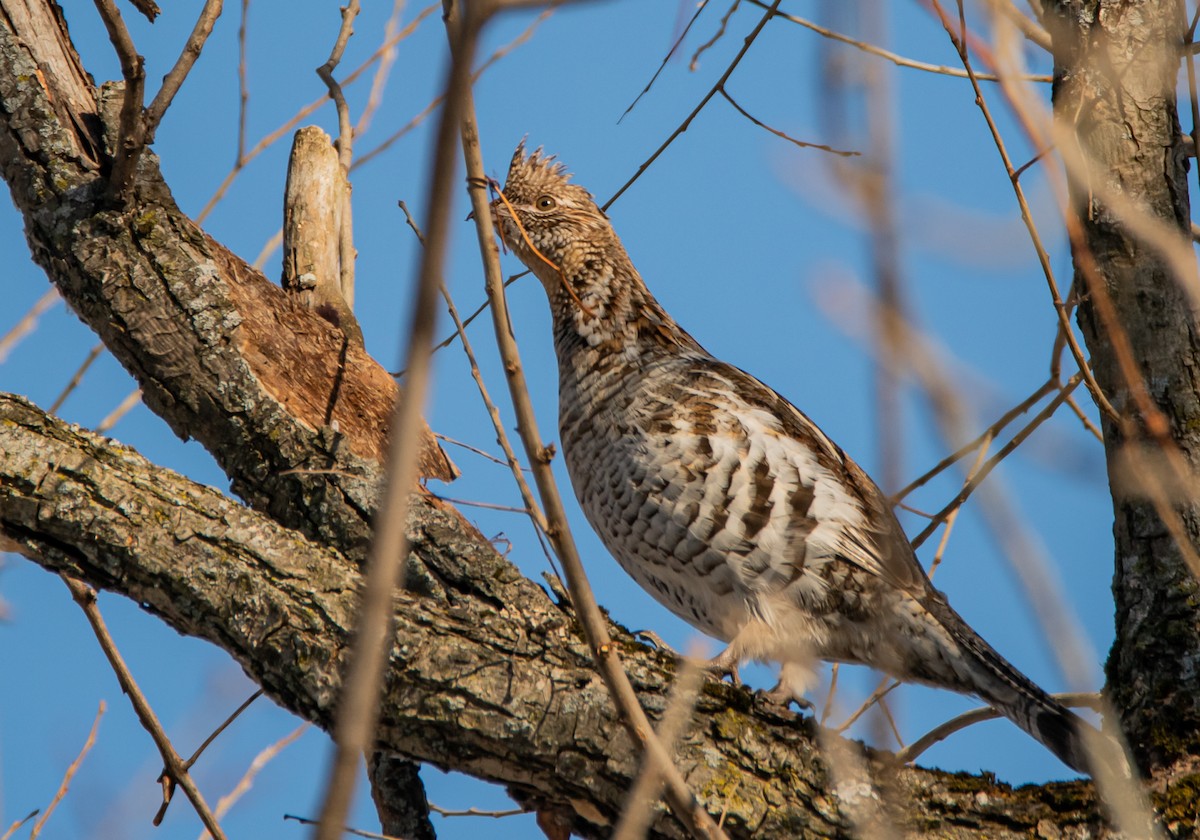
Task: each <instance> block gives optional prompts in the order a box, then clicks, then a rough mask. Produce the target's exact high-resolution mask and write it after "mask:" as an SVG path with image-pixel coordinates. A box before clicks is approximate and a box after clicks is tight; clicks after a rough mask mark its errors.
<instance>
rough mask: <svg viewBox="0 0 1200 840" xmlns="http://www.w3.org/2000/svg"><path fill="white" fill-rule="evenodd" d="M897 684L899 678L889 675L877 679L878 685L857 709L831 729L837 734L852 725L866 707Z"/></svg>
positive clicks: (876, 701)
mask: <svg viewBox="0 0 1200 840" xmlns="http://www.w3.org/2000/svg"><path fill="white" fill-rule="evenodd" d="M899 685H900V681H899V680H893V679H892V678H891V677H884V678H883V679H882V680H880V681H879V685H877V686H875V690H874V691H872V692H871V695H870V696H869V697H868V698H867V699H866V700H864V701H863V703H862V705H861V706H859V707H858V709H856V710H855V712H854V714H852V715H850V717H848V718H846V719H845V720H844V721H842V723H841V724H840V725H838V726H835V727H834V728H833V731H834V732H836V733H837V734H839V735H841V734H842V733H844V732H845V731H846V730H847V729H849V728H850V727H851V726H853V725H854V724H855V723H856V722H857V721H858V719H859V718H860V717H862V716H863V715H864V714H866V713H867V710H868V709H870V708H871V707H872V706H874V705H875V704H876V703H878V702H879V701H880V700H882V699H883V698H884V697H887V696H888V695H889V694H891V693H892V692H893V691H895V689H896V687H897V686H899Z"/></svg>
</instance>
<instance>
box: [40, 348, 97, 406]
mask: <svg viewBox="0 0 1200 840" xmlns="http://www.w3.org/2000/svg"><path fill="white" fill-rule="evenodd" d="M102 352H104V342H103V341H102V342H100V343H99V344H97V345H96V346H95V347H93V348H92V349H91V350H89V351H88V354H87V358H85V359H84V360H83V363H82V364H80V365H79V367H78V368H77V369H76V370H75V374H74V375H73V376H72V377H71V381H70V382H68V383H67V385H66V387H65V388H63V389H62V393H60V394H59V395H58V396H57V397H55V399H54V402H53V403H51V405H50V408H49V409H48V411H49V413H50V414H57V413H58V410H59V409H60V408H62V407H63V403H65V402H66V401H67V397H69V396H71V393H72V392H73V391H74V390H75V389H76V388H78V387H79V383H80V382H82V381H83V377H84V374H86V373H87V372H88V368H90V367H91V366H92V362H94V361H96V359H98V358H99V357H100V354H101V353H102Z"/></svg>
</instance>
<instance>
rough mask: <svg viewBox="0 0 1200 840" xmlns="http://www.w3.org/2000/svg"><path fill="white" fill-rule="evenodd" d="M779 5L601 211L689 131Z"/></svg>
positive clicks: (769, 10)
mask: <svg viewBox="0 0 1200 840" xmlns="http://www.w3.org/2000/svg"><path fill="white" fill-rule="evenodd" d="M779 3H780V0H774V2H773V3H772V4H771V5H770V6H769V7H768V8H767V11H766V12H765V13H764V14H763V16H762V17H761V18H760V19H759V21H758V23H757V24H756V25H755V27H754V29H752V30H750V34H749V35H747V36H746V40H745V42H744V43H743V44H742V48H741V49H740V50H738V53H737V55H735V56H734V57H733V61H731V62H730V63H729V66H728V67H726V68H725V72H724V73H722V74H721V78H719V79H717V83H716V84H715V85H713V86H712V89H711V90H709V92H708V93H706V94H704V98H703V99H701V100H700V102H699V104H698V105H696V107H695V108H693V109H692V112H691V113H690V114H688V115H687V117H685V118H684V120H683V122H682V123H680V124H679V126H678V127H677V128H676V129H675V130H674V131H672V132H671V136H670V137H668V138H667V139H666V140H664V141H663V143H662V145H661V146H659V147H658V148H657V149H655V150H654V154H652V155H650V157H648V158H646V160H645V162H643V163H642V165H641V166H639V167H638V169H637V172H635V173H633V177H632V178H630V179H629V180H628V181H626V182H625V183H624V184H623V185H622V186H621V188H620V189H619V190H617V191H616V192H615V193H613V196H612V198H610V199H609V200H608V201H606V202H604V206H603V207H601V208H600V209H601V210H607V209H608V208H609V207H611V206H612V205H613V202H615V201H616V200H617V199H618V198H620V197H621V196H622V195H623V194H624V192H625V190H627V189H629V188H630V187H631V186H633V183H634V182H635V181H636V180H637V179H638V178H640V177H642V173H643V172H645V171H646V170H647V169H649V168H650V165H651V164H653V163H654V161H656V160H658V158H659V156H660V155H661V154H662V153H663V152H665V151H666V150H667V147H668V146H670V145H671V144H672V143H674V142H675V139H676V138H677V137H679V135H681V134H683V133H684V132H685V131H687V130H688V128H689V127H690V126H691V124H692V120H694V119H696V117H697V116H698V115H699V114H700V112H701V111H702V110H704V106H705V105H707V104H708V103H709V101H710V100H711V99H712V98H713V97H714V96H716V95H717V93H719V92H720V90H721V88H722V87H724V86H725V82H727V81H728V80H729V77H730V76H732V75H733V71H734V70H736V69H737V66H738V65H739V64H740V63H741V61H742V59H743V58H745V56H746V53H747V52H749V51H750V47H751V45H752V44H753V43H754V41H755V39H756V38H758V34H759V33H760V32H762V30H763V27H764V26H766V25H767V21H769V20H770V19H771V17H772V16H773V15H774V14H775V12H776V11H778V9H779Z"/></svg>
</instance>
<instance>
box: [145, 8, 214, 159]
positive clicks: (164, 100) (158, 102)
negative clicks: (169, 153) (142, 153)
mask: <svg viewBox="0 0 1200 840" xmlns="http://www.w3.org/2000/svg"><path fill="white" fill-rule="evenodd" d="M223 6H224V0H206V2H205V4H204V8H203V9H201V10H200V16H199V17H198V18H197V19H196V25H195V26H193V27H192V33H191V34H190V35H189V36H188V39H187V43H185V44H184V45H183V50H182V51H181V52H180V53H179V58H177V59H176V60H175V65H174V66H173V67H172V68H171V69H170V71H168V73H167V75H166V76H164V77H163V83H162V87H161V88H159V89H158V93H156V94H155V95H154V99H153V100H152V101H151V102H150V105H149V107H148V108H146V117H145V120H146V136H145V143H147V144H149V143H153V142H154V133H155V132H156V131H157V130H158V124H159V123H160V122H162V118H163V115H164V114H166V113H167V109H168V108H170V107H171V100H173V99H174V98H175V94H177V93H179V89H180V88H181V87H182V86H183V82H184V79H186V78H187V75H188V73H190V72H191V71H192V65H194V64H195V63H196V59H198V58H199V57H200V51H201V50H203V49H204V43H205V41H207V40H208V36H209V35H210V34H212V30H213V26H214V25H216V22H217V18H219V17H220V16H221V9H222V8H223Z"/></svg>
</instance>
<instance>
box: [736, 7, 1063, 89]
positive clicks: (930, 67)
mask: <svg viewBox="0 0 1200 840" xmlns="http://www.w3.org/2000/svg"><path fill="white" fill-rule="evenodd" d="M750 2H751V3H753V4H754V5H755V6H758V7H759V8H762V9H765V8H767V4H766V3H765V2H764V0H750ZM775 17H779V18H783V19H784V20H788V21H791V22H792V23H795V24H799V25H800V26H803V27H805V28H806V29H810V30H812V31H813V32H815V33H817V34H818V35H820V36H821V37H823V38H828V39H829V40H831V41H838V42H839V43H842V44H847V45H848V46H851V47H854V48H855V49H859V50H862V51H863V52H865V53H870V54H871V55H874V56H878V57H879V58H882V59H885V60H886V61H890V62H891V63H892V64H895V65H896V66H897V67H907V68H909V69H910V70H921V71H924V72H926V73H936V74H938V75H940V76H954V77H955V78H959V79H966V78H970V74H968V73H967V71H965V70H960V69H958V68H957V67H947V66H945V65H944V64H928V63H926V62H924V61H916V60H914V59H911V58H905V57H904V56H902V55H898V54H896V53H894V52H891V51H889V50H885V49H883V48H882V47H877V46H875V45H874V44H868V43H867V42H865V41H857V40H855V39H854V38H851V37H849V36H847V35H843V34H841V33H840V32H835V31H833V30H832V29H827V28H826V27H824V26H821V25H819V24H816V23H813V22H812V21H810V20H806V19H805V18H802V17H797V16H795V15H789V14H786V13H785V12H776V13H775ZM976 78H977V79H979V80H980V81H981V82H998V81H1000V77H999V76H996V75H992V74H990V73H979V74H976ZM1024 78H1025V79H1026V80H1027V81H1030V82H1047V83H1049V82H1052V81H1054V77H1052V76H1044V75H1037V76H1025V77H1024Z"/></svg>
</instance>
